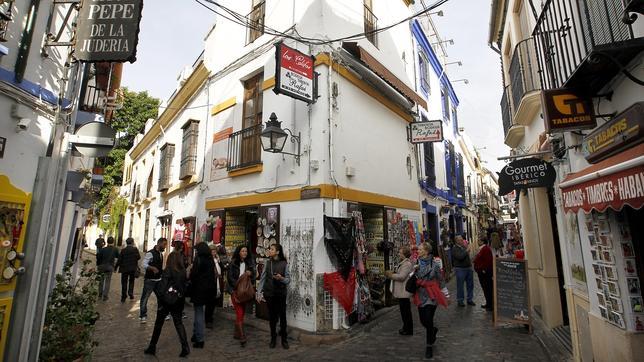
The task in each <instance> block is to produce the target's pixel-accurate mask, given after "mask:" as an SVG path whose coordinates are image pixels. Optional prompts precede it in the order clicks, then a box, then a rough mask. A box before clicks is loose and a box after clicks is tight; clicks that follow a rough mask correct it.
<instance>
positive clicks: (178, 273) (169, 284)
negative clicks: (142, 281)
mask: <svg viewBox="0 0 644 362" xmlns="http://www.w3.org/2000/svg"><path fill="white" fill-rule="evenodd" d="M157 245H158V244H157ZM161 278H162V280H161V281H160V282H159V283H157V285H156V289H157V290H156V294H157V296H159V298H158V307H157V319H156V320H155V321H154V330H153V332H152V338H150V344H149V345H148V348H146V349H145V351H143V353H145V354H151V355H155V354H156V349H157V342H158V341H159V336H160V335H161V329H162V328H163V323H165V321H166V318H165V317H166V316H168V315H171V316H172V321H173V322H174V328H175V329H176V330H177V335H178V336H179V342H180V343H181V354H179V357H186V356H187V355H188V354H190V347H189V346H188V337H187V335H186V329H185V328H184V326H183V322H182V318H181V314H182V312H183V307H184V303H185V292H186V280H187V277H186V269H185V267H184V265H183V256H182V255H181V254H179V253H177V252H176V251H173V252H171V253H170V255H168V262H167V266H166V268H165V269H164V270H163V273H162V277H161Z"/></svg>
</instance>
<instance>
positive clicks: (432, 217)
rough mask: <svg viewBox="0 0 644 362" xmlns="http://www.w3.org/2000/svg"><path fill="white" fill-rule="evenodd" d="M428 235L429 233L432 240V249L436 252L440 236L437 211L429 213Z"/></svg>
mask: <svg viewBox="0 0 644 362" xmlns="http://www.w3.org/2000/svg"><path fill="white" fill-rule="evenodd" d="M427 235H429V240H431V244H432V250H434V253H436V251H438V238H439V229H438V216H437V215H436V213H433V212H428V213H427Z"/></svg>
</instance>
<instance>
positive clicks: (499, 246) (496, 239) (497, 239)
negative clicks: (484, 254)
mask: <svg viewBox="0 0 644 362" xmlns="http://www.w3.org/2000/svg"><path fill="white" fill-rule="evenodd" d="M490 243H491V244H492V249H494V254H495V255H496V256H503V241H502V240H501V235H500V234H499V232H498V231H497V230H496V229H493V231H492V232H491V233H490Z"/></svg>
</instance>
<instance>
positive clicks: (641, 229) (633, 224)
mask: <svg viewBox="0 0 644 362" xmlns="http://www.w3.org/2000/svg"><path fill="white" fill-rule="evenodd" d="M622 212H623V213H625V214H626V220H627V222H628V226H629V228H630V234H631V240H633V241H635V240H640V241H641V240H644V225H642V220H644V208H642V209H639V210H636V209H633V208H632V207H630V206H628V205H626V206H624V208H623V209H622ZM632 244H633V249H634V251H635V264H636V266H637V267H636V269H637V271H638V272H637V276H638V277H639V280H640V281H642V280H644V245H643V244H642V243H638V242H634V243H632Z"/></svg>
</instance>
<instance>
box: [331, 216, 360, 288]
mask: <svg viewBox="0 0 644 362" xmlns="http://www.w3.org/2000/svg"><path fill="white" fill-rule="evenodd" d="M352 232H353V219H347V218H336V217H328V216H325V217H324V245H325V246H326V252H327V254H328V255H329V259H331V264H333V266H334V267H335V268H336V269H337V270H338V271H339V272H340V274H342V277H343V278H344V279H345V280H346V279H347V278H348V277H349V273H350V272H351V267H352V266H353V252H354V249H355V242H354V240H353V235H352Z"/></svg>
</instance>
